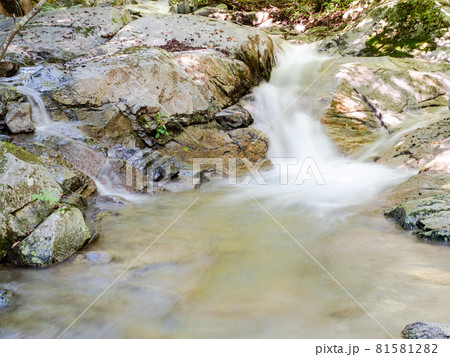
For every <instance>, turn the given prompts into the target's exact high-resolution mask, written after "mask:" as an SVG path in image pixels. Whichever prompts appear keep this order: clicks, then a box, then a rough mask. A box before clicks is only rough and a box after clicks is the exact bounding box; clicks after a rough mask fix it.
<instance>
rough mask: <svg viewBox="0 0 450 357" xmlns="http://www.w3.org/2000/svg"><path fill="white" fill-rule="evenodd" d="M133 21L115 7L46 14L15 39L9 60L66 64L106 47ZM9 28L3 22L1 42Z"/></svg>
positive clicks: (66, 10) (7, 23)
mask: <svg viewBox="0 0 450 357" xmlns="http://www.w3.org/2000/svg"><path fill="white" fill-rule="evenodd" d="M130 21H131V16H130V14H129V13H128V11H127V10H124V9H120V8H114V7H94V8H79V9H61V10H56V11H49V12H43V13H41V14H38V15H37V16H36V17H35V18H34V19H32V20H31V21H30V22H29V23H28V24H27V25H26V27H25V28H24V29H23V30H22V31H21V32H20V36H16V37H15V38H14V40H13V42H12V44H11V46H10V47H9V49H8V53H7V56H6V58H7V59H10V60H12V61H14V60H16V61H17V60H18V61H24V62H28V63H32V62H38V61H40V60H46V61H49V62H65V61H67V60H70V59H72V58H75V57H78V56H81V55H84V54H86V53H87V52H89V51H90V50H92V49H93V48H95V47H98V46H101V45H103V44H104V43H105V42H107V41H108V39H110V38H111V37H112V36H114V35H115V34H116V33H117V32H118V31H119V30H120V29H121V28H122V27H123V26H124V25H126V24H127V23H129V22H130ZM10 26H11V22H10V21H9V20H8V19H5V20H1V21H0V30H2V31H1V32H0V41H3V39H4V38H5V36H6V33H7V31H8V29H9V27H10Z"/></svg>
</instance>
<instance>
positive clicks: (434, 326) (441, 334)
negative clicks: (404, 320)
mask: <svg viewBox="0 0 450 357" xmlns="http://www.w3.org/2000/svg"><path fill="white" fill-rule="evenodd" d="M402 334H403V337H404V338H407V339H448V338H450V325H448V324H441V323H436V322H426V321H419V322H414V323H412V324H409V325H407V326H406V327H405V328H404V329H403V331H402Z"/></svg>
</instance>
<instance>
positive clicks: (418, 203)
mask: <svg viewBox="0 0 450 357" xmlns="http://www.w3.org/2000/svg"><path fill="white" fill-rule="evenodd" d="M388 216H389V217H392V218H394V219H395V220H396V221H397V222H398V223H399V224H400V225H401V226H402V227H403V228H404V229H407V230H412V229H417V230H418V232H417V233H418V235H419V236H420V237H422V238H424V239H429V240H442V241H448V240H449V239H450V193H446V194H445V193H444V194H441V195H437V196H432V197H427V198H422V199H417V200H409V201H406V202H405V203H403V204H401V205H399V206H397V207H396V208H395V209H393V210H392V211H390V212H389V213H388Z"/></svg>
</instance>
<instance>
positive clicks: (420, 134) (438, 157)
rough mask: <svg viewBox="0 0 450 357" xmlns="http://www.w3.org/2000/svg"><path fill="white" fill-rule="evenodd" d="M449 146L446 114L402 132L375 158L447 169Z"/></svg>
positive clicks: (418, 166)
mask: <svg viewBox="0 0 450 357" xmlns="http://www.w3.org/2000/svg"><path fill="white" fill-rule="evenodd" d="M397 137H398V136H397ZM449 149H450V117H447V118H445V119H442V120H438V121H434V122H432V123H431V124H429V125H425V126H423V127H421V128H418V129H415V130H411V131H410V132H408V133H407V134H404V135H401V136H400V137H398V139H397V140H395V142H394V143H393V145H391V146H390V147H389V148H388V149H387V150H385V151H383V152H381V153H380V154H378V155H377V162H379V163H384V164H389V165H392V166H399V167H412V168H414V169H419V170H432V171H442V172H448V173H450V166H449V165H450V157H448V155H449V152H450V151H449Z"/></svg>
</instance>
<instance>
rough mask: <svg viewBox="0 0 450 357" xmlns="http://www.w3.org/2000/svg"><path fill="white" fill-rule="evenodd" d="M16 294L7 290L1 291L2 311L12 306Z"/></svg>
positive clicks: (0, 302) (0, 308)
mask: <svg viewBox="0 0 450 357" xmlns="http://www.w3.org/2000/svg"><path fill="white" fill-rule="evenodd" d="M13 302H14V294H13V293H12V292H11V291H9V290H6V289H0V311H1V310H6V309H8V308H10V307H11V306H12V304H13Z"/></svg>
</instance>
